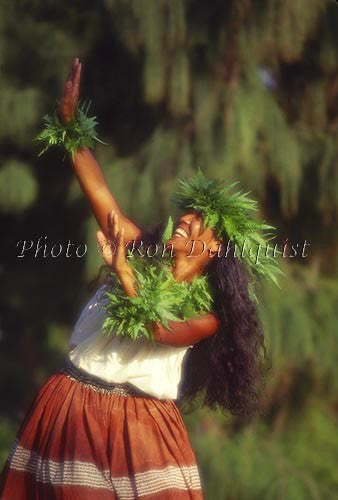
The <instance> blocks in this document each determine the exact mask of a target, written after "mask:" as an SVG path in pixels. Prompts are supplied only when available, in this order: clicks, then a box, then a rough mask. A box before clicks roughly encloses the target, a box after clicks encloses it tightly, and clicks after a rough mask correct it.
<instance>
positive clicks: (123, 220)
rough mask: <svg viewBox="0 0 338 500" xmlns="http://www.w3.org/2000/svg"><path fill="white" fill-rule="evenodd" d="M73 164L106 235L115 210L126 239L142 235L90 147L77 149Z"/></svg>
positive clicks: (72, 159) (137, 237)
mask: <svg viewBox="0 0 338 500" xmlns="http://www.w3.org/2000/svg"><path fill="white" fill-rule="evenodd" d="M71 162H72V166H73V169H74V172H75V174H76V177H77V179H78V181H79V183H80V186H81V188H82V190H83V192H84V194H85V195H86V197H87V199H88V201H89V203H90V205H91V208H92V210H93V213H94V215H95V217H96V220H97V222H98V224H99V226H100V228H101V229H102V232H103V233H104V234H105V235H108V217H107V216H108V214H109V213H110V212H111V211H112V210H114V211H115V212H116V213H117V214H118V216H119V221H120V227H121V228H124V234H125V240H126V241H130V240H135V239H139V238H140V237H141V230H140V228H139V227H137V226H136V225H135V224H134V223H133V222H132V221H131V220H129V219H128V218H127V217H125V216H124V215H123V214H122V212H121V210H120V208H119V206H118V204H117V202H116V200H115V199H114V197H113V195H112V194H111V192H110V190H109V188H108V186H107V184H106V181H105V178H104V176H103V172H102V169H101V167H100V165H99V164H98V162H97V161H96V159H95V158H94V156H93V154H92V153H91V151H90V150H89V149H88V148H81V149H79V150H78V151H76V153H75V155H74V158H71Z"/></svg>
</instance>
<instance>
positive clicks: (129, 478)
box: [0, 373, 203, 500]
mask: <svg viewBox="0 0 338 500" xmlns="http://www.w3.org/2000/svg"><path fill="white" fill-rule="evenodd" d="M0 498H1V500H38V499H39V500H42V499H43V500H51V499H62V500H93V499H98V500H106V499H107V500H108V499H109V500H112V499H120V500H133V499H137V498H142V499H144V500H155V499H161V500H165V499H177V500H179V499H184V500H186V499H188V498H189V499H195V500H197V499H202V498H203V495H202V490H201V483H200V477H199V472H198V468H197V465H196V459H195V455H194V452H193V450H192V448H191V446H190V443H189V440H188V436H187V432H186V429H185V426H184V423H183V420H182V417H181V415H180V413H179V411H178V409H177V406H176V405H175V403H174V401H172V400H169V399H167V400H159V399H156V398H151V397H141V396H131V395H123V394H116V393H109V390H104V389H102V390H100V388H97V387H94V386H90V384H85V383H83V381H80V380H76V379H74V378H72V377H70V376H68V375H67V374H66V373H56V374H55V375H53V376H51V377H50V379H49V380H48V381H47V383H46V384H45V385H44V386H43V387H42V389H41V390H40V392H39V393H38V395H37V396H36V398H35V400H34V402H33V404H32V407H31V408H30V410H29V412H28V414H27V416H26V418H25V420H24V422H23V424H22V426H21V428H20V430H19V432H18V435H17V439H16V441H15V443H14V444H13V446H12V449H11V452H10V455H9V457H8V460H7V462H6V465H5V468H4V470H3V472H2V476H1V480H0Z"/></svg>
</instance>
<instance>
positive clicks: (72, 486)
mask: <svg viewBox="0 0 338 500" xmlns="http://www.w3.org/2000/svg"><path fill="white" fill-rule="evenodd" d="M80 74H81V64H80V63H79V61H78V59H75V60H74V63H73V67H72V71H71V73H70V76H69V78H68V80H67V82H66V85H65V90H64V96H63V98H62V100H61V104H60V115H61V117H62V120H63V121H64V122H65V123H67V122H70V121H71V120H72V119H73V117H74V113H75V108H76V104H77V100H78V95H79V84H80ZM71 160H72V165H73V168H74V171H75V173H76V175H77V177H78V180H79V182H80V184H81V186H82V189H83V191H84V192H85V194H86V196H87V198H88V199H89V202H90V204H91V206H92V209H93V212H94V214H95V216H96V219H97V221H98V223H99V226H100V231H98V233H97V238H98V241H99V244H100V246H101V249H102V254H103V257H104V259H105V261H106V263H107V264H108V265H109V266H110V267H111V268H112V269H113V270H114V272H115V273H116V275H117V276H118V278H119V280H120V282H121V284H122V286H123V288H124V290H125V293H126V294H127V295H128V296H130V297H133V296H135V295H137V293H138V289H137V279H136V278H135V276H134V273H133V270H132V268H131V266H130V264H129V262H128V259H126V256H125V242H128V241H130V240H142V231H141V229H140V228H139V227H137V226H136V225H135V224H134V223H133V222H132V221H130V220H129V219H128V218H127V217H126V216H125V215H124V214H123V213H122V212H121V210H120V208H119V207H118V205H117V203H116V201H115V199H114V198H113V196H112V194H111V193H110V191H109V189H108V187H107V185H106V183H105V181H104V178H103V175H102V172H101V169H100V167H99V165H98V164H97V162H96V161H95V159H94V157H93V155H92V154H91V152H90V151H89V149H88V148H81V149H79V150H78V151H76V152H75V154H74V155H73V156H72V158H71ZM204 219H205V220H204ZM206 220H207V218H204V217H203V216H202V214H201V213H200V212H199V211H198V210H190V211H188V212H187V213H185V214H184V215H183V216H182V217H181V218H180V219H179V221H178V223H177V225H176V228H175V232H174V234H173V236H172V238H171V239H170V240H169V241H168V242H167V244H172V245H173V248H174V264H173V268H172V272H173V274H174V277H175V279H176V281H179V282H183V281H187V282H189V281H191V280H192V279H193V278H194V277H196V276H200V275H201V274H207V276H208V279H209V282H210V286H211V289H212V291H213V297H214V310H213V311H210V312H209V313H208V314H204V315H202V316H199V317H197V318H194V319H189V320H187V321H185V322H176V321H170V325H169V326H170V330H169V329H166V328H165V327H164V326H163V325H162V324H160V323H152V324H149V325H148V326H149V329H151V331H152V333H153V335H154V338H155V340H156V343H155V344H154V343H150V342H149V341H148V340H145V339H139V340H137V341H134V340H131V339H128V338H123V339H122V341H121V339H120V338H117V337H116V336H115V337H114V336H110V337H106V336H103V335H102V331H101V330H102V324H103V321H104V318H105V309H104V307H101V306H102V305H104V302H105V295H104V293H103V292H104V290H105V289H106V285H104V286H103V287H101V289H100V290H99V291H98V292H97V293H96V295H95V297H94V298H93V299H92V300H91V301H90V302H89V303H88V304H87V306H86V307H85V309H84V311H83V312H82V314H81V316H80V318H79V321H78V322H77V324H76V325H75V328H74V331H73V334H72V336H71V339H70V343H71V346H72V349H71V351H70V353H69V364H68V366H67V368H66V369H65V370H62V371H61V372H59V373H56V374H55V375H53V376H52V377H51V378H50V379H49V380H48V381H47V383H46V384H45V385H44V386H43V387H42V389H41V390H40V392H39V394H38V395H37V397H36V398H35V400H34V402H33V404H32V407H31V409H30V410H29V412H28V414H27V416H26V418H25V420H24V422H23V424H22V426H21V428H20V430H19V433H18V436H17V440H16V442H15V443H14V445H13V447H12V450H11V453H10V456H9V459H8V461H7V463H6V466H5V469H4V472H3V474H2V478H1V486H0V493H1V495H0V496H1V499H3V500H14V499H15V500H16V499H22V500H25V499H51V498H57V499H59V498H60V499H61V498H62V499H81V500H83V499H95V498H98V499H100V500H101V499H102V500H104V499H115V498H116V499H117V498H118V499H123V500H127V499H134V498H142V499H149V500H150V499H156V498H159V499H171V498H175V499H179V498H182V499H183V498H192V499H201V498H203V495H202V490H201V483H200V478H199V473H198V468H197V465H196V460H195V456H194V453H193V450H192V448H191V446H190V444H189V440H188V437H187V433H186V430H185V427H184V423H183V421H182V418H181V416H180V413H179V411H178V409H177V406H176V404H175V400H177V399H178V398H180V400H182V401H185V402H192V401H193V400H194V399H195V397H196V396H197V395H199V394H201V395H203V397H204V403H205V404H207V405H208V406H209V407H211V408H213V407H215V406H216V405H218V406H219V407H220V408H221V409H223V410H226V409H227V410H230V411H232V412H234V413H238V414H240V413H246V412H247V411H249V410H251V409H252V408H253V407H254V406H255V404H256V402H257V393H256V384H257V382H258V381H259V375H260V368H261V363H260V348H261V347H262V346H263V336H262V333H261V331H260V329H259V324H258V320H257V315H256V309H255V306H254V304H253V302H252V301H251V299H250V297H249V294H248V280H247V276H246V273H245V271H244V267H243V265H242V263H241V262H240V260H239V259H237V258H235V257H234V256H233V255H229V256H228V258H226V259H219V258H217V249H218V248H219V245H220V243H221V241H220V239H219V237H218V235H217V234H216V232H215V231H214V230H213V229H212V228H211V227H208V224H204V223H205V222H206ZM111 240H113V241H114V242H115V243H116V248H117V251H116V252H113V251H112V246H111V244H110V241H111ZM191 241H195V242H198V243H199V244H200V245H203V250H204V251H201V246H200V247H199V245H196V246H195V247H194V248H192V249H191V251H190V252H189V255H190V256H193V258H187V244H189V242H191ZM183 360H184V367H183V373H182V363H183Z"/></svg>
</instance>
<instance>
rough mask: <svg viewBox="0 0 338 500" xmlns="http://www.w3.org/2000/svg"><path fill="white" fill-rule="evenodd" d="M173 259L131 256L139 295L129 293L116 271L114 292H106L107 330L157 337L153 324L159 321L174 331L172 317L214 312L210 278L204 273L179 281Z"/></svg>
mask: <svg viewBox="0 0 338 500" xmlns="http://www.w3.org/2000/svg"><path fill="white" fill-rule="evenodd" d="M170 260H171V259H169V260H168V259H167V258H164V259H156V258H152V259H149V258H142V257H135V256H134V257H132V258H130V265H131V267H132V269H133V271H134V274H135V276H136V278H137V281H138V295H137V296H136V297H128V296H127V295H126V294H125V292H124V290H123V288H122V286H121V284H120V282H119V280H118V279H117V278H116V276H115V275H114V274H113V273H112V275H111V277H112V281H113V284H112V287H113V290H112V292H113V293H111V292H108V291H107V292H106V297H107V299H108V300H107V304H106V305H105V308H106V312H107V317H106V319H105V321H104V324H103V332H104V333H105V334H107V335H110V334H114V335H120V336H123V337H130V338H132V339H134V340H136V339H138V338H146V339H148V340H150V341H154V336H153V333H152V331H151V328H149V324H151V323H153V322H159V323H161V324H162V325H163V326H164V327H165V328H167V329H168V330H169V331H170V327H169V323H168V322H169V321H170V320H172V321H185V320H187V319H189V318H194V317H197V316H199V315H200V314H205V313H208V312H210V310H211V308H212V298H211V294H210V291H209V288H208V283H207V278H206V277H205V276H202V277H197V278H194V279H193V280H192V281H191V282H189V283H185V282H182V283H178V282H177V281H176V280H175V278H174V276H173V274H172V271H171V269H170Z"/></svg>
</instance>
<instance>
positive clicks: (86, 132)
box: [36, 102, 105, 157]
mask: <svg viewBox="0 0 338 500" xmlns="http://www.w3.org/2000/svg"><path fill="white" fill-rule="evenodd" d="M89 107H90V102H88V103H86V102H84V103H80V102H79V103H78V104H77V107H76V112H75V118H74V120H72V121H70V122H69V123H63V122H62V121H61V120H60V118H59V115H58V113H57V111H55V112H54V115H45V116H44V123H45V127H44V129H43V130H42V131H41V132H40V134H39V135H38V136H37V137H36V141H38V142H40V143H41V144H42V146H43V149H42V151H41V152H40V153H39V156H41V155H43V154H44V153H45V152H46V151H47V150H48V149H49V148H51V147H53V146H62V147H63V148H64V149H65V150H66V151H67V152H68V153H71V155H72V156H73V157H74V154H75V152H76V150H77V149H79V148H83V147H88V148H92V147H93V146H94V143H95V141H97V142H100V143H101V144H105V143H104V142H103V141H101V140H100V139H99V138H98V137H97V133H96V126H97V124H98V122H97V121H96V116H92V117H89V116H88V111H89Z"/></svg>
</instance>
